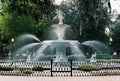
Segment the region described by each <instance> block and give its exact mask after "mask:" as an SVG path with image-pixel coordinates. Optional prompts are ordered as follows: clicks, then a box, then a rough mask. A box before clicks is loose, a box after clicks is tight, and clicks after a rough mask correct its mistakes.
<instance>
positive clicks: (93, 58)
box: [90, 52, 97, 62]
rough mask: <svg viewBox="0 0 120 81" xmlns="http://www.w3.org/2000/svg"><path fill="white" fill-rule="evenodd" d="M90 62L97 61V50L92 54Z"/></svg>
mask: <svg viewBox="0 0 120 81" xmlns="http://www.w3.org/2000/svg"><path fill="white" fill-rule="evenodd" d="M90 62H97V59H96V52H95V53H94V54H92V56H91V59H90Z"/></svg>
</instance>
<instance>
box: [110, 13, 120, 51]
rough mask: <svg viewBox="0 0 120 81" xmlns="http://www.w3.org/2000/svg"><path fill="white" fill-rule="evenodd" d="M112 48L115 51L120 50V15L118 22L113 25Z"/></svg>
mask: <svg viewBox="0 0 120 81" xmlns="http://www.w3.org/2000/svg"><path fill="white" fill-rule="evenodd" d="M111 37H112V39H113V41H112V47H113V49H115V50H116V49H119V48H120V15H118V17H117V19H116V21H115V22H114V23H113V25H112V29H111Z"/></svg>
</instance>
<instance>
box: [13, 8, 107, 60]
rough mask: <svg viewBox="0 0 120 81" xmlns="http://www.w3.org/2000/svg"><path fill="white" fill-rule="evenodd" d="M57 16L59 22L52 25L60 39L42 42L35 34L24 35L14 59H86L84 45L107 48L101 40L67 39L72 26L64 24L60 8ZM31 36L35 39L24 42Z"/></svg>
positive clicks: (98, 49) (17, 44) (98, 48)
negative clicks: (79, 40) (67, 31)
mask: <svg viewBox="0 0 120 81" xmlns="http://www.w3.org/2000/svg"><path fill="white" fill-rule="evenodd" d="M57 17H58V19H59V23H58V24H54V25H52V27H53V28H54V32H55V34H56V35H57V38H58V40H45V41H43V42H40V40H38V39H37V38H36V37H35V36H33V35H23V36H22V37H21V38H20V39H19V41H17V42H16V44H15V45H16V46H19V44H20V43H21V44H20V45H22V46H19V47H18V48H17V49H16V50H15V51H14V52H13V54H14V55H13V56H14V57H13V59H14V60H16V61H27V62H28V61H50V60H51V59H53V61H55V62H67V61H69V60H73V61H86V57H85V55H84V53H83V47H82V46H83V45H85V46H90V47H92V48H93V49H94V46H95V49H96V45H98V47H97V49H96V51H101V53H102V51H103V50H102V49H100V48H102V47H104V48H105V45H104V44H102V43H100V42H96V41H91V42H90V41H87V42H83V43H82V44H81V43H79V42H78V41H77V40H65V37H64V35H65V31H66V29H67V28H69V27H70V25H67V24H63V19H64V17H63V15H62V12H61V11H60V10H58V13H57ZM30 38H31V39H32V40H33V41H30V42H27V43H25V42H24V41H29V39H30ZM18 42H20V43H18ZM22 42H23V43H22ZM98 43H99V44H98ZM99 45H100V46H99ZM106 49H107V48H106Z"/></svg>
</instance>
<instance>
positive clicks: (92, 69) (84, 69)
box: [77, 65, 101, 71]
mask: <svg viewBox="0 0 120 81" xmlns="http://www.w3.org/2000/svg"><path fill="white" fill-rule="evenodd" d="M100 69H101V68H100V67H97V66H91V65H84V66H79V67H78V68H77V70H82V71H98V70H100Z"/></svg>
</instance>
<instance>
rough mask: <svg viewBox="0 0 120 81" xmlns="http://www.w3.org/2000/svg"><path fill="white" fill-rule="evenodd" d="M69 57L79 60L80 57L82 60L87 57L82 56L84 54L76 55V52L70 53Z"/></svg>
mask: <svg viewBox="0 0 120 81" xmlns="http://www.w3.org/2000/svg"><path fill="white" fill-rule="evenodd" d="M67 58H68V60H73V59H74V60H76V61H77V60H79V59H81V60H84V59H85V57H84V56H82V55H76V54H74V55H69V56H67Z"/></svg>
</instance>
